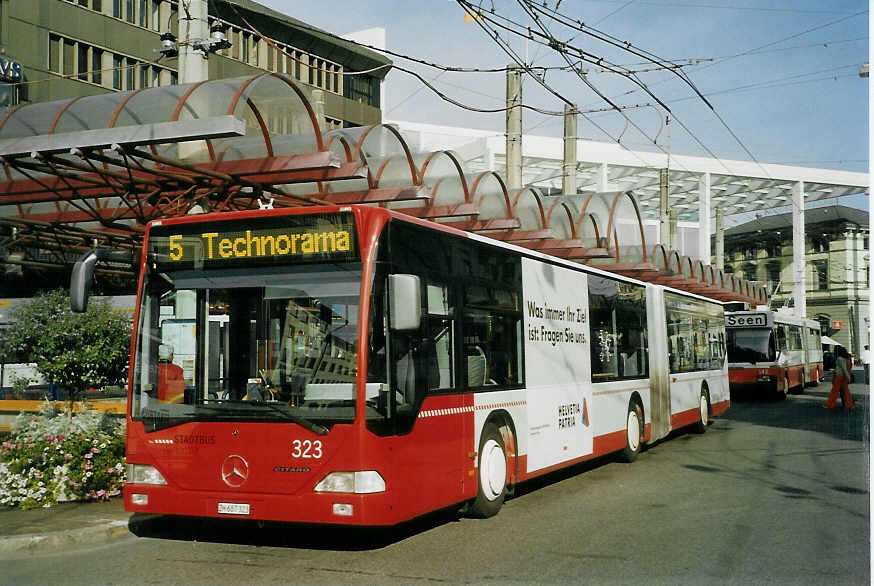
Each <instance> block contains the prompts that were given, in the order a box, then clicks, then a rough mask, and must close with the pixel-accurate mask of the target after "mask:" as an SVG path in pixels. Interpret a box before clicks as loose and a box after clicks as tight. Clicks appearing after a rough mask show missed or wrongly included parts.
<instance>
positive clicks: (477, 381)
mask: <svg viewBox="0 0 874 586" xmlns="http://www.w3.org/2000/svg"><path fill="white" fill-rule="evenodd" d="M488 371H489V370H488V368H487V367H486V353H485V352H483V349H482V348H480V347H479V346H471V347H470V348H468V356H467V386H469V387H481V386H483V385H485V384H486V376H487V374H488Z"/></svg>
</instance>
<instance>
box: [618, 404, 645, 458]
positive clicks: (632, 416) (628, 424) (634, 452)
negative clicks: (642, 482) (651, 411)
mask: <svg viewBox="0 0 874 586" xmlns="http://www.w3.org/2000/svg"><path fill="white" fill-rule="evenodd" d="M642 449H643V409H641V408H640V404H638V403H637V401H631V402H630V403H628V413H627V414H626V415H625V447H624V448H622V460H624V461H625V462H628V463H629V464H630V463H631V462H634V461H635V460H637V457H638V456H639V455H640V451H641V450H642Z"/></svg>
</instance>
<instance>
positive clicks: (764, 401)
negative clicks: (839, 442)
mask: <svg viewBox="0 0 874 586" xmlns="http://www.w3.org/2000/svg"><path fill="white" fill-rule="evenodd" d="M830 389H831V382H823V383H821V384H820V385H819V386H817V387H810V388H807V389H805V390H804V392H803V393H801V394H794V395H789V396H788V397H786V399H785V400H781V399H778V398H775V397H761V396H755V395H749V394H747V395H737V394H734V393H733V394H732V396H731V408H730V409H729V410H728V411H727V412H726V413H725V414H724V415H722V417H720V419H723V420H726V421H743V422H746V423H753V424H756V425H767V426H770V427H781V428H786V429H799V430H805V431H814V432H819V433H825V434H828V435H830V436H832V437H835V438H837V439H844V440H852V441H859V442H867V441H868V431H869V430H868V409H869V400H868V399H869V396H868V388H867V386H865V385H863V384H854V385H851V386H850V392H851V394H852V395H853V398H854V400H855V403H856V408H855V409H853V410H848V409H843V408H842V407H840V405H841V402H840V400H838V403H837V405H838V407H837V408H836V409H824V408H823V406H824V405H825V400H826V397H828V394H829V390H830Z"/></svg>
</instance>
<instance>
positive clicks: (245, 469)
mask: <svg viewBox="0 0 874 586" xmlns="http://www.w3.org/2000/svg"><path fill="white" fill-rule="evenodd" d="M248 478H249V463H248V462H246V460H244V459H243V457H242V456H236V455H234V456H228V457H227V458H225V461H224V462H223V463H222V480H224V481H225V484H227V485H228V486H230V487H231V488H239V487H240V486H243V483H245V482H246V480H247V479H248Z"/></svg>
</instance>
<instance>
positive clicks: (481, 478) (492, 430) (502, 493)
mask: <svg viewBox="0 0 874 586" xmlns="http://www.w3.org/2000/svg"><path fill="white" fill-rule="evenodd" d="M502 468H503V474H502V472H501V469H502ZM507 468H508V466H507V449H506V448H505V447H504V438H503V437H502V436H501V432H500V431H498V427H497V426H496V425H495V424H494V423H486V424H485V426H484V427H483V432H482V436H481V437H480V440H479V452H478V453H477V470H476V472H477V474H476V477H477V492H476V498H475V499H474V500H473V502H472V503H471V505H470V508H469V509H468V514H469V515H470V516H471V517H478V518H480V519H486V518H488V517H494V516H495V515H497V514H498V511H500V510H501V506H502V505H503V504H504V498H505V497H506V496H507Z"/></svg>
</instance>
